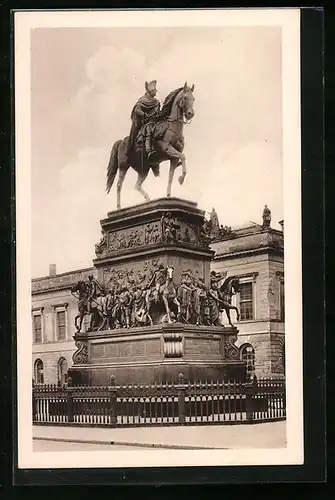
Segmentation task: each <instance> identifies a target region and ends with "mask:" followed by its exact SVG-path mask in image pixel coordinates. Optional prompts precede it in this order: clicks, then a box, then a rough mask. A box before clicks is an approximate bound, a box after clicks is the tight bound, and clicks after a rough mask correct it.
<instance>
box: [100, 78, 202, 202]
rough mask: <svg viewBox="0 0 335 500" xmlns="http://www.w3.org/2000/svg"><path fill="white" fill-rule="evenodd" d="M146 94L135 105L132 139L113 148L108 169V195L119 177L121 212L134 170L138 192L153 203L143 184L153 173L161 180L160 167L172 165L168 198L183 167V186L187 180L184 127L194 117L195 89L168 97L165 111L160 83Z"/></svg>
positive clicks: (150, 85)
mask: <svg viewBox="0 0 335 500" xmlns="http://www.w3.org/2000/svg"><path fill="white" fill-rule="evenodd" d="M145 87H146V93H145V95H143V96H142V97H141V98H140V99H139V100H138V101H137V103H136V104H135V106H134V108H133V110H132V113H131V119H132V127H131V131H130V135H129V137H126V138H125V139H122V140H118V141H116V142H115V144H114V145H113V148H112V151H111V154H110V160H109V164H108V167H107V183H106V191H107V193H109V191H110V190H111V188H112V186H113V183H114V180H115V177H116V174H117V172H119V180H118V183H117V208H121V189H122V184H123V181H124V178H125V175H126V173H127V171H128V169H129V167H132V168H133V169H134V170H135V171H136V172H137V174H138V179H137V182H136V185H135V188H136V189H137V190H138V191H139V192H140V193H141V194H142V196H144V198H145V199H146V200H147V201H149V199H150V198H149V196H148V194H147V193H146V192H145V191H144V189H143V188H142V184H143V182H144V181H145V179H146V178H147V176H148V173H149V171H150V170H152V171H153V174H154V175H155V176H156V177H157V176H158V175H159V165H160V163H161V162H163V161H167V160H169V161H170V173H169V180H168V185H167V191H166V195H167V196H171V186H172V181H173V177H174V172H175V170H176V168H177V167H179V166H181V169H182V172H181V175H180V176H179V178H178V181H179V184H183V182H184V179H185V176H186V158H185V155H184V153H183V150H184V133H183V130H184V125H185V124H188V123H190V122H191V120H192V118H193V117H194V114H195V112H194V108H193V103H194V97H193V91H194V85H192V87H189V86H188V85H187V82H186V83H185V85H184V86H183V87H179V88H177V89H175V90H173V91H172V92H170V94H169V95H168V96H167V97H166V99H165V101H164V103H163V106H162V108H161V109H160V103H159V101H158V99H156V97H155V96H156V92H157V89H156V81H155V80H153V81H152V82H149V83H146V85H145Z"/></svg>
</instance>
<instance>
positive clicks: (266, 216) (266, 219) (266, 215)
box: [262, 205, 271, 229]
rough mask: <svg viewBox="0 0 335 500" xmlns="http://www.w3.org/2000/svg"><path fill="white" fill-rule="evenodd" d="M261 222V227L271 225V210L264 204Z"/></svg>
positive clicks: (266, 227) (265, 227) (264, 227)
mask: <svg viewBox="0 0 335 500" xmlns="http://www.w3.org/2000/svg"><path fill="white" fill-rule="evenodd" d="M262 217H263V224H262V229H269V228H270V227H271V210H270V209H269V208H268V206H267V205H265V207H264V210H263V215H262Z"/></svg>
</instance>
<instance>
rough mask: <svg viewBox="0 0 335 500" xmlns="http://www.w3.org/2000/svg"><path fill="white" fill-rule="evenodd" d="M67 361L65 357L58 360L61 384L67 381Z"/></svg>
mask: <svg viewBox="0 0 335 500" xmlns="http://www.w3.org/2000/svg"><path fill="white" fill-rule="evenodd" d="M67 370H68V366H67V361H66V359H65V358H60V359H59V361H58V380H59V382H60V383H61V384H65V383H66V382H67Z"/></svg>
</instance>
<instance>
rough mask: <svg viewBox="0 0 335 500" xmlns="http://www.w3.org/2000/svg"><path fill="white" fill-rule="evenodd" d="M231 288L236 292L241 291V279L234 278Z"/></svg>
mask: <svg viewBox="0 0 335 500" xmlns="http://www.w3.org/2000/svg"><path fill="white" fill-rule="evenodd" d="M230 288H231V290H232V291H233V292H234V293H239V291H240V281H239V280H238V279H237V278H233V279H232V280H231V282H230Z"/></svg>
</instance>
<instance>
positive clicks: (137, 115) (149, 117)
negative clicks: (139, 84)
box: [127, 80, 160, 160]
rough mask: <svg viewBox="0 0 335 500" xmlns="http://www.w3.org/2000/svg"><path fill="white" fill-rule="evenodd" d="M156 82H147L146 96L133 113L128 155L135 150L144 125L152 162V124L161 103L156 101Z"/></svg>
mask: <svg viewBox="0 0 335 500" xmlns="http://www.w3.org/2000/svg"><path fill="white" fill-rule="evenodd" d="M156 83H157V81H156V80H153V81H152V82H149V83H148V82H145V91H146V92H145V94H144V95H143V96H142V97H140V98H139V100H138V101H137V103H136V104H135V106H134V107H133V110H132V112H131V120H132V126H131V130H130V134H129V139H128V144H127V153H128V155H129V153H130V152H131V151H132V150H133V148H134V144H135V140H136V137H137V134H138V132H139V130H140V128H141V126H142V125H146V126H145V127H144V131H143V134H144V136H145V151H146V153H147V155H148V160H151V159H152V157H153V155H154V153H155V152H154V150H153V148H152V132H153V130H152V124H153V123H154V122H155V119H156V118H157V116H158V113H159V111H160V102H159V100H158V99H156V97H155V96H156V94H157V89H156Z"/></svg>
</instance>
